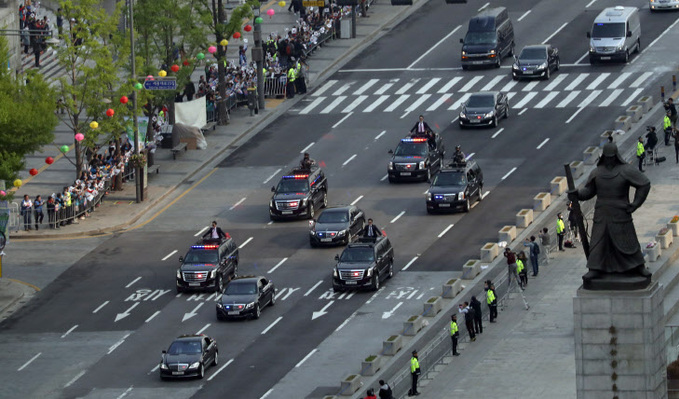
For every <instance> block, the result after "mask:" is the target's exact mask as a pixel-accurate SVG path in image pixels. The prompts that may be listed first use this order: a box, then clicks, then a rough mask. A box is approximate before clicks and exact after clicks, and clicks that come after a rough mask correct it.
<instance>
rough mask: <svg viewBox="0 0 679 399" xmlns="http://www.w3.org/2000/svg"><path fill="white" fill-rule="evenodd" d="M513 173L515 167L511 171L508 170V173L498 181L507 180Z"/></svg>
mask: <svg viewBox="0 0 679 399" xmlns="http://www.w3.org/2000/svg"><path fill="white" fill-rule="evenodd" d="M514 171H516V166H515V167H513V168H512V170H510V171H509V172H507V174H506V175H504V176H502V179H500V180H504V179H506V178H508V177H509V175H511V174H512V173H514Z"/></svg>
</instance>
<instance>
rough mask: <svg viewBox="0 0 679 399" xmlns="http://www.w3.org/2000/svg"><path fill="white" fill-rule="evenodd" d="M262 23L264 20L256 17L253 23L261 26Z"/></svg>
mask: <svg viewBox="0 0 679 399" xmlns="http://www.w3.org/2000/svg"><path fill="white" fill-rule="evenodd" d="M262 22H264V20H263V19H262V17H257V18H255V23H256V24H261V23H262Z"/></svg>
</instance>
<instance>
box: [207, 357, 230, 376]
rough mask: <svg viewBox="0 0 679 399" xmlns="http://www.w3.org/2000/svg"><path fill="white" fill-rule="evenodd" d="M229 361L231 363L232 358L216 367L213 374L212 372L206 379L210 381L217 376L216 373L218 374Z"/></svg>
mask: <svg viewBox="0 0 679 399" xmlns="http://www.w3.org/2000/svg"><path fill="white" fill-rule="evenodd" d="M231 363H233V359H229V361H228V362H226V363H224V365H223V366H222V367H220V368H218V369H217V371H215V372H214V374H212V375H211V376H209V377H208V378H207V380H208V381H212V380H213V379H214V378H215V377H216V376H217V374H219V372H220V371H222V370H224V369H225V368H226V367H227V366H228V365H229V364H231Z"/></svg>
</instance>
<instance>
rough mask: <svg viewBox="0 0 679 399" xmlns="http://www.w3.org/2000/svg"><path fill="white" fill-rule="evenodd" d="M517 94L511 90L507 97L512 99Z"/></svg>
mask: <svg viewBox="0 0 679 399" xmlns="http://www.w3.org/2000/svg"><path fill="white" fill-rule="evenodd" d="M515 95H516V92H515V91H510V92H509V93H507V99H508V100H511V99H512V98H514V96H515Z"/></svg>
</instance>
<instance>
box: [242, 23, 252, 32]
mask: <svg viewBox="0 0 679 399" xmlns="http://www.w3.org/2000/svg"><path fill="white" fill-rule="evenodd" d="M243 30H244V31H246V32H250V31H251V30H252V25H245V26H244V27H243Z"/></svg>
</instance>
